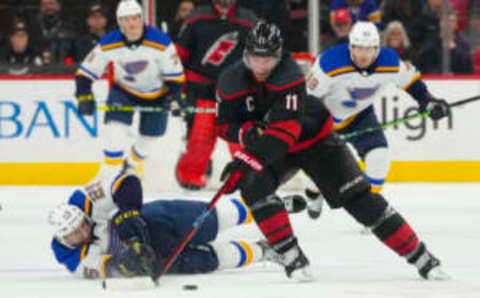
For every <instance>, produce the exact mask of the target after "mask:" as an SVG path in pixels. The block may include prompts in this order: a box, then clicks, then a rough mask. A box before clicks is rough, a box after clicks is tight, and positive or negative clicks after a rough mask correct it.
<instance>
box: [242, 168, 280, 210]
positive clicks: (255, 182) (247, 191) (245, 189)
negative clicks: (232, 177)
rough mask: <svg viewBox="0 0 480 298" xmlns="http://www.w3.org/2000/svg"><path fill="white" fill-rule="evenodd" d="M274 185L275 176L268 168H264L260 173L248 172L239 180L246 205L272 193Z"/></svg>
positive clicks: (250, 204) (275, 182) (275, 183)
mask: <svg viewBox="0 0 480 298" xmlns="http://www.w3.org/2000/svg"><path fill="white" fill-rule="evenodd" d="M276 185H277V181H276V179H275V177H274V176H273V174H272V173H270V171H268V170H265V171H264V173H262V174H261V175H257V174H256V173H249V174H247V175H245V176H244V177H243V178H242V181H241V192H242V197H243V199H244V200H245V203H246V204H247V205H248V206H252V205H253V204H255V203H256V202H257V201H258V200H261V199H264V198H266V197H267V196H269V195H271V194H272V193H274V192H275V189H276Z"/></svg>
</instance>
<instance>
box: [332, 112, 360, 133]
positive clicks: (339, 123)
mask: <svg viewBox="0 0 480 298" xmlns="http://www.w3.org/2000/svg"><path fill="white" fill-rule="evenodd" d="M355 118H357V115H353V116H350V117H348V118H347V119H345V120H342V119H338V118H333V121H334V124H333V130H340V129H344V128H345V127H347V126H349V125H350V124H351V123H352V122H353V120H355Z"/></svg>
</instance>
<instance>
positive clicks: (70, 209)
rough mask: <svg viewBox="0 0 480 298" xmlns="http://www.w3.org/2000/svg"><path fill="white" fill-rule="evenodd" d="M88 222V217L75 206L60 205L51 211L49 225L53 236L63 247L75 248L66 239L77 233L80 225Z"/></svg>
mask: <svg viewBox="0 0 480 298" xmlns="http://www.w3.org/2000/svg"><path fill="white" fill-rule="evenodd" d="M85 220H88V217H87V215H86V214H85V213H84V212H83V211H82V210H80V208H78V207H77V206H75V205H70V204H66V203H63V204H60V205H58V206H56V207H55V208H53V209H52V210H50V213H49V214H48V224H49V225H50V226H51V227H52V230H53V236H54V237H55V238H56V239H57V240H58V241H59V242H60V243H62V244H63V245H65V246H67V247H70V248H73V247H72V246H71V245H70V244H69V243H67V241H66V240H65V237H66V236H67V235H69V234H71V233H73V232H75V231H76V230H77V229H78V228H79V227H80V225H81V224H82V223H83V222H84V221H85Z"/></svg>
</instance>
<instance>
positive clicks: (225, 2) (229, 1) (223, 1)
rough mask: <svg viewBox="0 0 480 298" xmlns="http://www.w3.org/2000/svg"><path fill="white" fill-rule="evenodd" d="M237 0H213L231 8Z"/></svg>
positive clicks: (226, 7)
mask: <svg viewBox="0 0 480 298" xmlns="http://www.w3.org/2000/svg"><path fill="white" fill-rule="evenodd" d="M235 2H237V0H213V4H218V6H220V7H221V8H225V9H228V8H230V6H232V5H233V4H235Z"/></svg>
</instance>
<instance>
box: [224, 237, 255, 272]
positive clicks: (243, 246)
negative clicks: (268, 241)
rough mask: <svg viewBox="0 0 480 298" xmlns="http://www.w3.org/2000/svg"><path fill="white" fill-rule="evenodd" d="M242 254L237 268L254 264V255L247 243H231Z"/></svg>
mask: <svg viewBox="0 0 480 298" xmlns="http://www.w3.org/2000/svg"><path fill="white" fill-rule="evenodd" d="M230 243H232V244H233V245H234V246H235V247H236V248H237V249H238V251H239V252H240V261H239V262H238V264H237V267H244V266H248V265H250V264H252V263H253V260H254V255H253V250H252V247H251V246H250V244H248V243H247V242H245V241H231V242H230Z"/></svg>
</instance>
